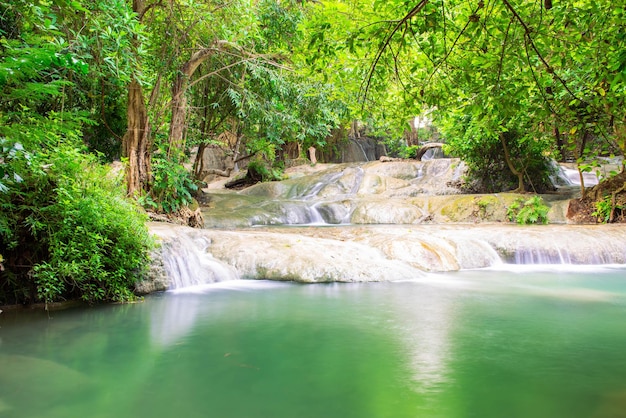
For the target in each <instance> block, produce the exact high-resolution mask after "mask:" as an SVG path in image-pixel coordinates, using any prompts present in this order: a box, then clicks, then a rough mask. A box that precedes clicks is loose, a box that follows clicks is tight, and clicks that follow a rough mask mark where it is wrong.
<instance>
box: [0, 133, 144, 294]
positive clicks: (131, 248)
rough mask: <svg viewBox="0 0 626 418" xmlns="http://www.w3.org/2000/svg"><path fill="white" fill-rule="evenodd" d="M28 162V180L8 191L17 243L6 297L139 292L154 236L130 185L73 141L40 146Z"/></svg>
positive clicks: (6, 216) (9, 239)
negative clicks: (127, 193)
mask: <svg viewBox="0 0 626 418" xmlns="http://www.w3.org/2000/svg"><path fill="white" fill-rule="evenodd" d="M24 169H25V170H26V171H23V173H24V181H23V182H21V183H20V184H13V185H11V186H10V187H9V190H8V191H7V192H6V193H4V194H1V195H0V203H1V204H2V207H3V209H4V210H3V212H2V216H0V219H1V221H2V222H0V225H4V226H8V227H9V228H8V229H7V228H1V229H0V241H1V242H2V244H3V245H2V246H3V248H7V249H8V250H9V251H8V253H6V254H4V256H5V257H6V262H5V268H6V270H7V271H5V272H4V273H3V274H5V275H6V277H7V278H8V279H9V280H7V282H8V284H9V285H8V286H4V287H3V288H2V289H1V290H0V298H1V299H2V301H4V302H7V301H15V302H24V301H28V300H30V301H34V300H42V301H45V302H52V301H56V300H61V299H65V298H81V299H83V300H85V301H88V302H90V303H95V302H100V301H109V300H114V301H124V300H129V299H132V298H133V294H132V287H133V284H134V282H135V281H136V280H137V279H138V278H140V277H141V275H142V272H143V269H144V266H145V264H146V262H147V251H148V249H149V248H150V246H151V245H152V240H151V238H150V236H149V235H148V232H147V229H146V227H145V222H146V220H147V217H146V216H145V214H143V213H142V212H140V211H139V210H138V208H137V206H136V205H135V204H134V203H133V202H131V201H129V200H127V199H125V198H124V190H123V187H121V185H119V184H115V183H114V182H113V180H112V179H110V178H109V177H108V173H107V170H106V169H105V168H104V167H103V166H100V165H98V164H97V163H96V161H95V159H94V158H92V157H89V156H88V155H85V154H83V152H82V151H81V150H78V149H77V148H75V147H73V146H68V145H59V146H56V147H53V148H50V149H49V150H45V151H41V152H38V153H36V154H34V155H33V157H32V159H31V161H30V164H29V165H28V166H26V167H24ZM25 268H26V270H25ZM30 269H32V274H31V272H29V271H30Z"/></svg>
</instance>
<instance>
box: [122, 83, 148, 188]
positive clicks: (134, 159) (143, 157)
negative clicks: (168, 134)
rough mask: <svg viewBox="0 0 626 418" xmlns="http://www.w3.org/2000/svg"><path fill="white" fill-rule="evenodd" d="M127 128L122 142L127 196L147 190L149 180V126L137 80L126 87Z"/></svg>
mask: <svg viewBox="0 0 626 418" xmlns="http://www.w3.org/2000/svg"><path fill="white" fill-rule="evenodd" d="M126 116H127V124H128V125H127V128H126V134H125V135H124V138H123V140H122V150H123V153H124V157H126V158H127V159H128V165H127V167H126V183H127V191H128V195H129V196H134V195H136V194H138V193H140V192H141V191H142V190H146V189H147V185H148V181H149V178H150V147H151V144H150V126H149V124H148V112H147V111H146V104H145V102H144V98H143V90H142V88H141V85H140V84H139V82H138V81H137V80H135V79H134V80H133V81H132V82H131V83H130V86H129V87H128V109H127V113H126Z"/></svg>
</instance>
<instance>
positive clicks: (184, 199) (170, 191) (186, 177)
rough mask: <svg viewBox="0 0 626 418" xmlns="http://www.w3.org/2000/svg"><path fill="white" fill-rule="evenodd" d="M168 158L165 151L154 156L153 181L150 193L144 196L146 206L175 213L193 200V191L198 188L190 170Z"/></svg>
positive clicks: (158, 210)
mask: <svg viewBox="0 0 626 418" xmlns="http://www.w3.org/2000/svg"><path fill="white" fill-rule="evenodd" d="M176 161H177V159H175V158H168V157H167V156H166V155H165V153H164V152H160V153H157V154H155V155H154V157H153V166H152V169H153V173H152V174H153V183H152V188H151V189H150V194H149V195H148V196H145V197H143V199H142V200H141V202H142V203H143V204H144V207H146V208H150V209H153V210H154V209H156V211H157V212H163V213H174V212H177V211H178V210H180V208H181V207H183V206H188V205H189V204H190V203H191V202H193V195H192V193H193V192H195V191H196V190H198V186H197V185H196V184H195V183H194V181H193V178H192V177H191V174H190V173H189V170H187V169H186V168H185V167H183V166H182V165H181V164H179V163H177V162H176Z"/></svg>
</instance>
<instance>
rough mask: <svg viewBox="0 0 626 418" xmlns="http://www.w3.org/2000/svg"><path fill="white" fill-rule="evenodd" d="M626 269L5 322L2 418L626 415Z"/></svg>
mask: <svg viewBox="0 0 626 418" xmlns="http://www.w3.org/2000/svg"><path fill="white" fill-rule="evenodd" d="M622 416H626V270H624V269H604V270H601V271H591V270H590V271H585V270H584V269H583V270H582V271H577V270H574V271H570V272H557V271H552V272H537V271H530V270H527V271H523V270H520V271H516V272H503V271H466V272H460V273H455V274H446V275H434V276H432V277H429V278H428V279H426V280H421V281H414V282H412V281H407V282H396V283H369V284H330V285H321V284H319V285H297V284H292V283H272V282H230V283H222V284H218V285H213V286H207V287H204V288H198V289H194V290H192V291H187V292H179V293H164V294H159V295H155V296H152V297H149V298H146V300H145V301H144V302H142V303H137V304H130V305H111V306H100V307H95V308H87V309H73V310H67V311H61V312H53V313H50V317H48V316H47V315H46V313H44V312H35V313H31V314H25V313H20V314H19V315H16V314H15V313H13V312H4V313H2V314H0V417H2V418H4V417H120V418H124V417H151V418H159V417H215V418H229V417H236V418H244V417H268V418H269V417H272V418H274V417H276V418H278V417H289V418H297V417H319V418H333V417H338V418H339V417H341V418H349V417H355V418H357V417H358V418H368V417H393V418H402V417H481V418H489V417H498V418H501V417H622Z"/></svg>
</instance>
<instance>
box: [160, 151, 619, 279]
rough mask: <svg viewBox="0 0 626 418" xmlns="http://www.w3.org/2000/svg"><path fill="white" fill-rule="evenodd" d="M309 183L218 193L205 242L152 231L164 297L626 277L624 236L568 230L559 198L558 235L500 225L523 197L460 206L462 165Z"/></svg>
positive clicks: (342, 172)
mask: <svg viewBox="0 0 626 418" xmlns="http://www.w3.org/2000/svg"><path fill="white" fill-rule="evenodd" d="M310 171H311V172H310V173H305V174H304V175H293V176H292V178H290V179H289V180H286V181H282V182H274V183H262V184H259V185H256V186H253V187H250V188H248V189H245V190H243V191H241V192H237V193H233V192H224V191H217V192H215V193H214V194H212V195H211V204H210V205H209V207H208V208H207V209H206V210H205V211H204V214H205V219H206V220H207V224H208V225H207V229H205V230H197V229H191V228H185V227H178V226H172V225H163V224H154V225H153V226H152V231H153V232H154V233H155V234H156V235H157V236H158V237H159V238H160V240H161V242H162V247H161V252H162V254H161V256H162V259H163V264H164V269H165V271H166V274H167V280H166V281H167V283H168V285H167V287H168V288H170V289H177V288H178V289H180V288H185V287H189V286H197V285H201V284H206V283H215V282H221V281H227V280H235V279H271V280H279V281H296V282H303V283H319V282H374V281H397V280H415V279H418V278H423V277H425V276H426V275H427V274H429V273H439V272H450V271H458V270H467V269H480V268H495V267H499V266H509V265H543V266H556V265H561V266H583V265H594V266H600V265H626V233H624V229H623V227H621V226H615V225H585V226H583V225H566V224H565V222H566V221H567V219H566V217H565V212H566V209H567V196H566V197H564V198H563V197H562V198H561V199H562V200H559V196H558V195H553V196H545V198H546V199H550V200H549V201H548V203H549V204H550V205H551V210H550V213H549V217H550V220H551V223H553V225H537V226H519V225H514V224H507V223H502V222H500V220H501V219H505V218H506V207H508V206H509V205H510V204H511V203H512V202H514V201H515V199H517V198H519V195H513V194H506V193H502V194H491V195H460V194H455V193H458V190H456V189H454V188H453V187H450V186H449V184H451V183H454V182H455V181H456V180H458V179H459V178H460V177H461V175H462V173H463V169H462V164H460V163H459V162H458V161H455V160H430V161H426V162H416V161H407V162H390V163H381V162H370V163H366V164H344V165H335V166H329V167H311V168H310ZM296 174H297V173H296ZM568 174H569V173H567V172H562V177H564V178H566V179H569V176H568ZM572 180H575V179H572ZM567 182H568V184H570V185H571V184H572V182H571V181H569V180H567ZM554 223H561V224H558V225H554ZM339 224H341V226H336V225H339ZM269 225H274V226H269Z"/></svg>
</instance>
